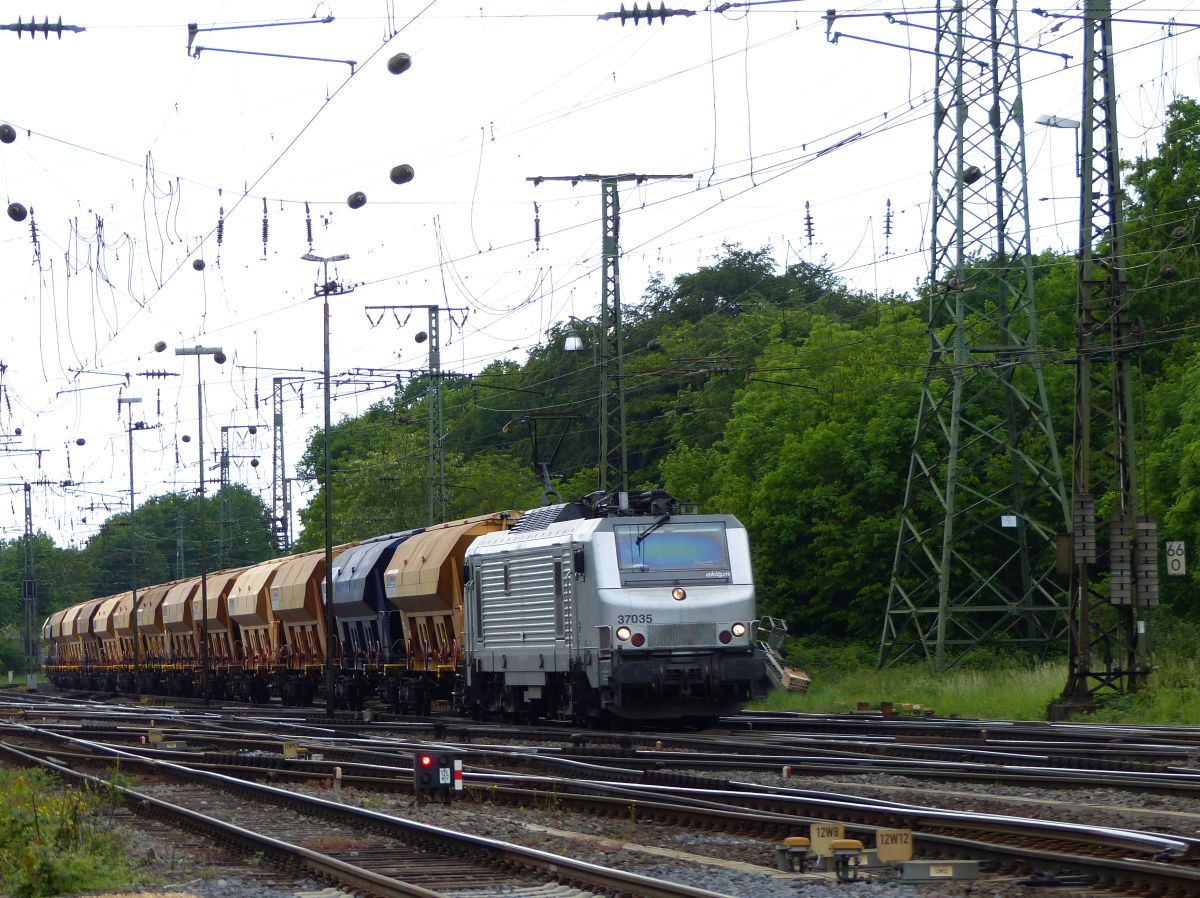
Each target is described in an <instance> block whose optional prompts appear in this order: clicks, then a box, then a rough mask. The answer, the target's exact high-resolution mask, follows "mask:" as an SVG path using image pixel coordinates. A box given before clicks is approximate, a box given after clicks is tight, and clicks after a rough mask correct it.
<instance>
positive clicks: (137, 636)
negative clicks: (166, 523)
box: [117, 396, 145, 692]
mask: <svg viewBox="0 0 1200 898" xmlns="http://www.w3.org/2000/svg"><path fill="white" fill-rule="evenodd" d="M141 401H142V397H140V396H122V397H121V398H119V399H118V400H117V410H118V411H120V408H121V406H122V405H124V406H128V408H129V425H128V427H126V431H127V432H128V433H129V580H130V590H131V591H132V593H133V688H134V691H135V692H136V691H139V690H138V677H139V674H140V673H141V669H140V654H141V653H140V651H139V648H140V644H141V641H142V637H141V633H140V632H139V630H140V625H141V621H140V620H138V594H137V532H136V530H135V529H134V526H133V525H134V509H135V508H136V505H135V503H134V493H133V431H134V430H135V429H139V428H135V427H134V426H133V406H134V405H135V404H136V403H139V402H141ZM138 423H139V424H142V425H143V426H145V425H144V422H141V421H139V422H138Z"/></svg>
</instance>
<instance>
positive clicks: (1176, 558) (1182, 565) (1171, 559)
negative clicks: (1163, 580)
mask: <svg viewBox="0 0 1200 898" xmlns="http://www.w3.org/2000/svg"><path fill="white" fill-rule="evenodd" d="M1186 573H1187V557H1186V556H1185V555H1184V551H1183V540H1178V541H1168V542H1167V575H1168V576H1175V577H1182V576H1183V575H1184V574H1186Z"/></svg>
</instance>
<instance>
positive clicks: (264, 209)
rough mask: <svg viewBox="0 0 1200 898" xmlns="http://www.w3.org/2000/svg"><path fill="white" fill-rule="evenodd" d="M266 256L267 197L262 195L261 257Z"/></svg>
mask: <svg viewBox="0 0 1200 898" xmlns="http://www.w3.org/2000/svg"><path fill="white" fill-rule="evenodd" d="M266 257H267V198H266V197H265V196H264V197H263V258H264V259H265V258H266Z"/></svg>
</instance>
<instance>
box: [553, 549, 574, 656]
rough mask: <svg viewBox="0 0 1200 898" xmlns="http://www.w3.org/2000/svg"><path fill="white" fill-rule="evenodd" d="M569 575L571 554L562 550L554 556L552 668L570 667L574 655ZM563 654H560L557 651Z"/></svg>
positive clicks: (572, 593)
mask: <svg viewBox="0 0 1200 898" xmlns="http://www.w3.org/2000/svg"><path fill="white" fill-rule="evenodd" d="M574 581H575V578H574V577H573V576H572V575H571V554H570V552H563V553H562V554H560V555H556V556H555V558H554V649H555V650H554V654H555V656H556V657H555V659H554V661H555V663H554V669H555V670H560V671H567V670H570V669H571V659H572V658H574V657H575V602H574V590H573V589H572V585H573V584H574ZM560 651H561V652H562V653H563V654H562V655H560V654H559V652H560Z"/></svg>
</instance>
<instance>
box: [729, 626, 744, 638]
mask: <svg viewBox="0 0 1200 898" xmlns="http://www.w3.org/2000/svg"><path fill="white" fill-rule="evenodd" d="M729 629H731V630H732V631H733V635H734V636H745V635H746V625H745V624H734V625H733V626H732V627H730V628H729Z"/></svg>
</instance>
